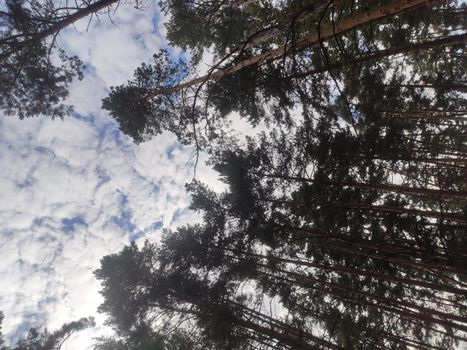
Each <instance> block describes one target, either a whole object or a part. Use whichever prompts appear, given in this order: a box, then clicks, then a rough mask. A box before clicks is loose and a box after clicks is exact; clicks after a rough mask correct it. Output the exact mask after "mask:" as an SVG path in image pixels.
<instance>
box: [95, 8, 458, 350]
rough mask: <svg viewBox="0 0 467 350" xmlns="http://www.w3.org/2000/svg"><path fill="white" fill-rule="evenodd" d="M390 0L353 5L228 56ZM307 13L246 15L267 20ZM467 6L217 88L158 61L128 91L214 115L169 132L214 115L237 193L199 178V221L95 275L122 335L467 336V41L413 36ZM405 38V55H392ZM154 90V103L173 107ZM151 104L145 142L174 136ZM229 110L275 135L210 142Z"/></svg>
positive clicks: (195, 197)
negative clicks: (435, 42)
mask: <svg viewBox="0 0 467 350" xmlns="http://www.w3.org/2000/svg"><path fill="white" fill-rule="evenodd" d="M387 3H389V1H377V2H371V3H368V4H366V3H365V4H363V3H358V4H356V3H355V2H347V1H344V2H339V3H338V4H334V7H332V6H330V7H329V8H327V10H326V12H324V13H321V15H319V14H318V13H315V14H312V15H309V17H308V18H307V19H306V20H305V21H304V22H302V23H300V24H296V26H294V27H293V29H295V31H293V30H292V28H288V29H291V31H283V32H281V33H280V34H278V35H277V36H276V37H275V38H270V39H268V40H267V41H264V42H260V43H256V44H255V45H254V47H253V48H250V49H249V50H248V51H244V52H242V53H240V54H238V52H236V55H234V56H235V57H230V58H229V60H230V61H228V62H229V63H225V64H226V66H227V67H229V64H230V67H233V65H234V64H236V63H238V62H243V63H245V62H247V61H245V59H249V58H251V57H254V55H256V54H258V53H260V52H267V51H268V50H270V49H271V48H272V46H273V45H274V44H277V45H278V44H279V42H280V40H283V39H284V37H286V40H287V42H289V43H290V45H293V37H294V35H298V36H300V35H304V32H307V31H309V30H310V29H309V28H316V26H317V25H318V24H321V25H322V27H323V28H326V26H328V27H329V26H332V22H333V21H339V18H346V17H350V16H354V15H356V14H359V13H361V12H360V11H363V10H367V9H369V10H371V9H374V8H376V7H378V6H380V5H382V4H387ZM198 5H199V7H197V6H198ZM216 5H219V4H217V3H200V4H191V3H177V4H171V3H166V6H168V11H169V12H170V11H172V10H171V9H170V6H177V9H175V10H173V11H174V12H171V13H172V15H173V16H176V15H175V14H176V13H179V12H177V11H180V13H181V12H183V13H184V14H186V13H189V12H190V11H194V12H195V13H196V11H197V10H198V9H200V8H202V6H214V13H218V12H217V11H223V10H224V7H222V5H224V4H222V5H219V6H220V7H218V8H217V9H216V7H215V6H216ZM289 5H290V6H289ZM357 5H358V6H357ZM231 6H233V5H231ZM262 6H263V7H262ZM178 7H180V8H178ZM303 7H304V5H303V4H301V3H299V2H290V3H287V4H280V5H278V6H277V7H274V6H272V5H270V4H263V3H261V4H259V5H258V6H256V5H255V6H253V7H248V6H245V7H244V8H243V7H242V8H241V10H242V11H245V14H246V15H247V17H246V18H247V19H252V18H255V16H257V18H258V23H263V22H261V21H262V20H264V19H265V18H271V19H272V18H274V20H275V21H282V20H284V18H287V17H288V16H290V12H287V11H288V10H291V11H292V13H296V11H297V9H301V8H303ZM457 10H458V11H457ZM267 11H270V12H271V17H268V16H269V15H268V14H266V13H265V12H267ZM452 11H454V13H455V15H453V16H452V17H449V16H445V15H444V13H446V12H452ZM463 12H465V7H464V5H459V4H456V2H454V1H450V2H447V3H443V4H441V5H435V6H433V7H432V8H426V7H420V8H418V9H417V10H414V11H412V12H407V13H404V14H401V15H399V16H397V17H394V18H391V19H385V20H384V21H379V22H373V23H371V24H368V25H366V26H362V27H360V28H358V29H356V30H351V31H348V32H346V33H343V34H340V35H336V36H334V37H332V38H330V39H328V40H323V41H322V42H321V43H319V45H318V44H317V45H315V46H313V47H309V48H304V49H301V50H297V51H294V52H290V55H288V56H287V57H281V60H277V59H276V60H273V59H271V60H269V61H267V62H261V64H258V65H247V64H246V63H245V68H243V69H240V70H236V71H235V72H234V73H228V72H229V71H228V69H226V70H224V71H222V70H221V72H227V73H226V74H220V75H218V76H217V78H219V79H217V78H216V79H213V81H212V82H208V83H207V84H204V85H203V84H201V85H199V86H198V85H193V86H189V87H188V85H189V84H185V85H183V87H184V88H183V89H178V88H172V89H171V88H170V86H171V85H170V84H167V85H166V84H165V83H164V82H165V81H166V79H167V78H168V77H169V76H170V74H168V75H167V76H165V77H162V76H161V77H162V78H158V79H157V80H156V81H157V82H160V81H163V83H156V87H155V89H156V90H160V91H163V92H164V93H162V94H157V93H154V90H152V92H151V84H148V83H146V81H150V80H151V78H150V77H151V76H154V73H155V72H157V71H158V70H163V69H162V68H157V69H155V70H154V71H148V76H144V75H142V77H143V78H139V79H138V78H137V79H135V80H134V81H133V82H129V83H128V85H127V86H126V87H122V89H125V88H134V87H139V86H140V85H138V84H142V85H141V86H143V87H144V88H145V89H146V88H147V90H145V91H144V92H143V93H141V95H143V94H145V93H146V94H153V93H154V94H153V95H151V96H154V97H155V98H156V99H165V98H168V96H170V97H171V98H172V100H171V101H173V106H174V109H177V110H179V111H180V110H181V109H180V108H179V107H176V108H175V106H187V105H188V106H190V107H191V110H196V108H195V107H199V109H198V110H197V111H199V110H204V112H203V113H200V114H194V115H190V110H187V109H185V110H183V113H179V114H178V115H177V117H176V118H174V119H173V120H177V122H176V123H175V124H173V125H179V124H177V123H184V125H185V126H186V125H189V123H190V122H193V123H199V124H198V127H199V130H201V127H200V126H204V125H206V129H207V130H208V131H207V132H206V135H205V136H206V140H207V141H206V140H205V141H206V142H205V143H204V144H203V145H208V146H209V148H208V149H209V151H210V156H211V158H210V164H211V165H212V166H213V167H214V169H215V170H216V171H218V173H219V175H220V177H221V179H222V181H224V182H225V184H226V185H227V186H228V189H227V190H225V191H223V192H220V193H216V192H215V191H213V190H211V189H209V187H208V186H206V185H204V184H203V183H202V182H200V181H193V182H192V183H191V184H189V185H187V189H188V191H190V193H191V195H192V206H191V208H192V209H194V210H196V211H199V212H200V213H201V214H202V222H201V223H200V224H192V225H188V226H185V227H180V228H178V229H177V230H175V231H166V232H164V234H163V237H162V240H161V242H160V244H158V245H155V244H151V243H150V242H146V243H145V245H144V246H143V247H140V248H138V247H137V246H136V245H135V244H133V245H131V246H129V247H126V248H124V249H123V250H122V251H121V252H120V253H118V254H114V255H111V256H107V257H104V259H103V260H102V262H101V263H102V266H101V268H100V269H99V270H97V271H96V276H97V278H98V279H99V280H100V281H101V282H102V286H103V290H102V294H103V296H104V300H105V301H104V303H103V305H102V306H101V308H100V311H102V312H104V313H106V314H107V315H108V317H109V323H110V324H111V325H113V326H114V327H115V329H116V330H117V331H118V333H119V335H120V336H122V337H123V338H124V339H126V338H127V337H131V336H132V335H135V337H136V338H137V339H139V338H141V336H139V335H137V334H139V333H138V330H140V329H143V330H144V332H146V333H145V334H151V332H156V334H165V333H166V331H167V329H170V330H177V331H182V332H186V331H189V332H191V333H190V334H191V335H192V339H193V341H194V343H195V344H196V345H197V346H201V345H203V346H205V347H208V348H209V347H211V348H216V349H253V348H255V349H277V350H285V349H310V350H311V349H339V350H341V349H345V350H347V349H348V350H350V349H362V350H367V349H368V350H374V349H401V350H402V349H404V350H405V349H410V348H420V349H425V350H427V349H430V350H431V349H433V350H434V349H436V350H440V349H443V350H447V349H454V348H455V347H456V344H458V342H459V341H461V340H463V339H465V338H466V333H467V318H466V312H467V290H466V284H465V280H466V278H467V272H466V271H467V255H466V253H465V251H466V249H467V246H466V245H465V244H466V242H465V239H464V236H465V234H464V232H465V230H466V227H467V218H466V216H465V213H464V211H465V205H466V201H467V194H466V187H465V178H466V176H467V167H466V164H465V158H466V152H467V150H466V148H465V145H464V144H463V141H464V135H463V134H464V133H463V129H465V123H466V120H465V102H464V101H463V99H462V91H463V90H465V85H462V84H463V83H461V84H457V85H456V84H454V82H465V80H466V77H465V70H462V69H460V68H459V67H462V66H463V65H465V57H464V56H463V55H462V51H461V50H462V48H461V45H458V44H453V45H451V46H449V45H448V46H444V44H443V45H442V46H439V47H433V46H429V47H423V48H421V49H417V51H414V49H413V46H411V45H412V44H413V43H419V42H421V41H422V40H424V37H428V36H434V37H441V36H444V35H446V33H449V32H452V31H453V30H454V31H455V30H462V20H461V17H462V16H463V15H464V14H463ZM190 13H191V12H190ZM438 14H439V16H438ZM196 16H198V17H196V18H195V19H193V21H194V22H195V23H196V21H200V17H199V16H200V15H199V13H196ZM248 16H251V17H248ZM182 18H185V17H183V16H181V17H180V18H179V19H178V20H181V19H182ZM219 18H222V17H219ZM216 20H217V19H216ZM174 23H175V22H174ZM274 23H277V22H274ZM173 25H174V26H177V25H175V24H173ZM307 26H308V27H307ZM251 28H253V27H248V26H245V31H246V32H249V30H251ZM175 29H179V28H175V27H174V28H172V30H175ZM205 29H206V28H205ZM180 30H181V31H182V32H178V35H180V36H179V37H178V39H176V40H180V42H183V41H184V40H185V41H184V42H185V44H184V45H186V46H187V47H191V48H194V47H197V46H196V45H198V44H199V46H198V47H199V48H200V49H199V50H201V48H205V47H207V46H209V45H207V44H206V42H205V41H203V40H206V41H207V42H209V43H211V44H213V45H214V46H215V47H216V50H217V51H216V54H218V55H220V53H221V52H222V48H220V47H221V46H216V45H217V44H218V43H219V42H218V41H215V40H214V39H212V38H211V35H214V34H213V33H217V32H209V33H203V34H202V35H201V34H196V35H200V39H199V42H196V40H195V36H190V33H187V32H186V28H185V29H180ZM213 30H217V29H213ZM225 42H228V40H226V41H225ZM394 47H396V48H397V53H398V56H395V55H388V54H387V52H388V51H384V50H386V49H390V50H391V49H393V48H394ZM292 51H293V50H292ZM383 53H384V54H383ZM237 54H238V56H237ZM368 55H370V56H371V57H372V59H371V60H370V59H364V58H365V57H368ZM164 62H166V61H164V60H163V59H162V63H161V65H162V67H163V66H164V65H166V64H167V63H164ZM226 62H227V61H226ZM349 62H350V63H349ZM143 67H144V66H143ZM198 83H199V81H198ZM194 87H195V88H194ZM193 88H194V89H193ZM122 91H124V90H122ZM191 92H194V93H195V95H190V93H191ZM111 97H112V96H111ZM115 99H117V96H115ZM107 101H110V100H107ZM158 101H162V102H159V103H157V104H156V106H155V107H154V108H160V107H159V105H161V106H162V108H164V107H163V106H164V102H163V100H158ZM116 102H117V101H115V103H116ZM144 103H148V106H149V107H148V108H152V106H151V105H150V104H149V102H148V101H147V100H144ZM125 113H126V116H127V117H130V116H131V114H132V113H133V112H132V111H131V109H129V110H128V111H126V112H125ZM151 113H152V111H151V112H148V115H147V116H145V117H144V118H142V120H143V122H142V123H141V125H144V127H141V128H135V130H134V131H135V132H134V133H133V134H131V135H132V136H133V137H134V138H136V139H137V138H138V136H139V135H141V134H144V135H149V136H150V134H151V133H158V132H160V129H157V130H156V129H150V128H148V127H147V126H146V124H145V123H147V121H146V120H152V119H153V117H152V116H150V115H149V114H151ZM232 113H238V114H239V115H240V116H241V117H243V118H247V119H248V121H249V122H250V123H251V124H252V125H258V124H260V123H264V124H265V125H266V126H268V127H269V130H268V131H267V132H266V131H265V132H262V133H260V134H259V135H257V136H256V137H251V138H246V140H245V141H244V142H242V143H238V144H237V143H236V142H235V139H233V138H230V139H228V138H222V137H221V138H219V139H210V135H213V134H212V133H210V130H209V126H210V125H212V124H210V123H212V122H214V121H215V122H219V124H220V125H222V122H223V120H224V119H225V118H226V117H227V116H229V115H230V114H232ZM204 123H205V124H204ZM159 125H161V128H162V129H164V128H165V129H169V130H178V132H181V131H180V130H183V129H180V128H178V126H177V127H175V128H174V129H170V128H172V127H173V125H170V128H167V127H164V126H163V125H162V124H159ZM122 130H123V129H122ZM154 130H155V132H154ZM123 131H125V130H123ZM127 133H128V132H127ZM184 135H185V136H186V138H185V139H184V140H185V141H187V140H189V136H190V135H187V134H184ZM191 136H192V135H191ZM140 140H142V139H140ZM208 141H210V142H208ZM198 145H199V144H198ZM156 320H157V321H156ZM161 325H163V326H161ZM153 337H154V339H158V338H157V337H158V336H157V335H154V336H153ZM142 338H144V337H142Z"/></svg>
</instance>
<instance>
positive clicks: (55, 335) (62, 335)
mask: <svg viewBox="0 0 467 350" xmlns="http://www.w3.org/2000/svg"><path fill="white" fill-rule="evenodd" d="M2 319H3V314H2V313H1V312H0V326H1V321H2ZM94 325H95V323H94V319H93V318H92V317H88V318H81V319H80V320H78V321H73V322H69V323H65V324H64V325H63V326H62V327H61V328H60V329H58V330H56V331H54V332H48V331H47V329H46V330H44V332H39V331H38V330H37V329H35V328H31V329H30V330H29V332H28V334H27V336H26V337H25V338H22V339H20V340H18V342H17V343H16V345H14V346H4V345H3V343H4V341H3V339H2V336H1V333H0V349H1V350H59V349H60V348H61V346H62V345H63V343H64V342H65V341H66V340H67V339H68V338H69V337H70V336H71V335H72V334H74V333H76V332H79V331H82V330H84V329H86V328H89V327H93V326H94Z"/></svg>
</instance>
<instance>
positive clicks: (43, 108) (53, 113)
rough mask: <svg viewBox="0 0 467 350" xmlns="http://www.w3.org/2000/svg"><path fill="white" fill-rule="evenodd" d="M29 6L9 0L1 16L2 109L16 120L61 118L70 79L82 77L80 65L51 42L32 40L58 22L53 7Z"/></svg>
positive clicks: (0, 91) (0, 98) (37, 4)
mask: <svg viewBox="0 0 467 350" xmlns="http://www.w3.org/2000/svg"><path fill="white" fill-rule="evenodd" d="M32 3H34V6H33V7H30V6H28V5H27V4H25V2H24V1H22V0H8V1H7V2H6V11H5V12H2V14H1V15H0V48H1V49H0V109H1V110H3V111H4V113H5V114H6V115H17V116H18V117H19V118H20V119H23V118H25V117H31V116H39V115H46V116H50V117H52V118H54V117H63V116H64V115H66V114H68V113H69V112H70V111H71V107H70V106H67V105H65V104H63V100H64V99H65V98H66V97H67V96H68V87H69V84H70V83H71V81H72V79H73V78H75V77H78V78H79V79H81V78H82V71H81V67H82V62H81V61H80V60H79V58H78V57H76V56H68V55H67V54H66V53H65V52H64V51H63V50H61V49H59V48H57V47H56V43H55V41H54V40H53V41H46V40H42V39H40V40H39V39H38V40H33V39H31V38H34V37H35V35H36V34H37V33H39V32H41V31H42V30H45V29H46V25H47V24H48V25H52V23H54V22H55V21H56V20H57V19H56V18H55V16H56V15H54V8H53V7H51V6H48V5H47V4H45V3H43V2H41V1H32ZM57 62H59V63H57Z"/></svg>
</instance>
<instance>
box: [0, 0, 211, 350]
mask: <svg viewBox="0 0 467 350" xmlns="http://www.w3.org/2000/svg"><path fill="white" fill-rule="evenodd" d="M163 21H164V19H163V18H162V17H161V15H160V14H159V13H158V11H157V9H156V8H155V7H153V6H151V5H150V4H149V3H147V4H146V8H145V9H144V10H142V11H141V10H135V9H133V7H132V6H131V5H122V6H121V7H120V8H119V10H118V12H117V13H116V14H115V15H114V16H113V22H114V23H113V24H112V23H111V21H109V20H108V18H107V17H106V16H102V18H101V21H100V22H99V21H96V20H94V21H93V22H92V23H91V27H90V29H89V31H88V32H86V31H85V26H86V24H87V23H81V24H78V25H77V28H76V30H75V29H68V30H66V31H64V32H63V33H62V34H61V37H60V40H61V45H62V46H63V47H64V48H66V50H67V52H68V53H76V54H78V55H79V56H80V58H81V59H82V60H83V61H84V62H85V64H86V76H85V79H84V80H83V81H78V82H75V83H74V84H73V86H72V88H71V96H70V103H72V104H73V105H74V106H75V111H76V113H75V114H74V115H73V116H70V117H67V118H65V119H64V120H49V119H47V118H31V119H27V120H22V121H21V120H18V119H17V118H14V117H8V118H7V117H3V116H1V118H0V193H1V196H0V257H1V262H2V263H1V264H0V310H3V312H4V314H5V320H4V325H3V328H4V333H6V335H7V337H9V338H12V339H14V338H16V337H17V336H18V335H19V334H20V333H21V332H24V331H25V330H27V329H28V328H29V327H32V326H34V327H37V328H41V327H44V326H45V325H47V327H48V328H49V329H51V330H53V329H56V328H58V327H59V326H60V325H61V324H62V323H64V322H67V321H71V320H75V319H78V318H80V317H84V316H95V317H96V320H97V322H98V327H96V328H95V329H93V330H91V331H87V332H82V333H81V334H79V335H78V336H76V337H74V338H73V339H71V340H70V341H69V342H68V343H67V344H66V346H64V347H63V349H64V350H66V349H78V350H79V349H90V344H91V343H92V337H93V336H96V335H100V334H103V333H105V332H106V331H108V330H106V329H105V328H103V327H102V326H101V325H102V321H103V316H102V315H99V314H97V311H96V307H97V306H98V305H99V304H100V302H101V298H100V295H99V294H98V290H99V284H98V283H97V281H96V280H95V279H94V278H93V275H92V271H93V270H94V269H96V268H97V267H98V266H99V260H100V258H101V257H102V256H104V255H106V254H109V253H113V252H117V251H119V250H120V249H121V248H122V247H123V245H125V244H128V243H129V242H130V241H132V240H136V241H137V242H142V241H144V239H146V238H149V239H157V237H158V236H159V235H160V234H161V231H162V229H163V228H173V227H176V226H178V225H179V224H183V223H186V222H192V221H194V220H196V215H195V214H194V213H192V212H190V211H189V210H188V209H187V207H188V205H189V198H188V197H187V195H186V193H185V191H184V184H185V182H187V181H190V180H191V178H192V176H193V169H192V163H190V158H191V157H192V155H193V149H190V148H187V147H182V146H181V145H179V144H177V143H176V140H175V138H174V136H172V135H169V134H163V135H161V136H158V137H156V138H154V139H152V140H151V141H148V142H145V143H143V144H141V145H138V146H137V145H135V144H133V143H132V141H131V140H130V139H129V138H127V137H126V136H124V135H122V134H121V133H120V132H119V131H118V127H117V125H116V124H115V122H114V121H113V120H112V119H111V118H110V117H109V116H108V114H107V113H105V112H103V111H101V110H100V105H101V102H100V101H101V99H102V98H103V97H105V96H106V94H107V92H108V87H109V86H111V85H119V84H122V83H124V82H125V81H126V80H127V79H129V78H130V77H131V76H132V74H133V70H134V69H135V68H136V67H137V66H138V65H139V64H140V63H141V62H143V61H150V58H151V56H152V54H153V53H154V52H156V51H157V50H158V48H161V47H165V48H166V47H167V42H166V41H165V39H164V26H163ZM173 52H174V53H177V52H178V51H177V50H174V51H173ZM197 178H198V179H201V180H203V181H205V182H208V183H211V184H213V185H216V174H215V173H213V172H212V171H211V170H209V168H207V167H205V166H203V165H202V164H201V165H200V166H199V168H198V169H197ZM217 185H218V184H217Z"/></svg>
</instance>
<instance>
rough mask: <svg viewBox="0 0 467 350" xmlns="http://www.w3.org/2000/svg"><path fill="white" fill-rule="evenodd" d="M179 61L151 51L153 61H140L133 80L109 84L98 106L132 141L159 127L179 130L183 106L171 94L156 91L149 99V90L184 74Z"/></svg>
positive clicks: (136, 140) (156, 88)
mask: <svg viewBox="0 0 467 350" xmlns="http://www.w3.org/2000/svg"><path fill="white" fill-rule="evenodd" d="M186 70H187V67H186V65H185V64H184V63H183V61H181V60H179V61H178V62H174V61H171V60H170V58H169V53H168V52H167V51H161V52H160V53H159V54H155V55H154V65H147V64H142V65H141V67H139V68H138V69H136V71H135V74H134V77H135V80H134V81H130V82H128V84H127V85H121V86H117V87H112V88H111V92H110V95H109V97H107V98H105V99H104V100H103V101H102V108H104V109H106V110H108V111H110V114H111V115H112V116H113V117H114V118H115V119H116V120H117V121H118V123H119V125H120V130H121V131H122V132H123V133H125V134H127V135H129V136H131V137H132V138H133V140H134V141H135V142H142V141H144V140H145V138H146V137H148V136H151V135H156V134H159V133H161V132H162V131H163V130H171V131H175V132H176V133H177V134H179V135H182V134H183V125H184V124H183V121H180V117H179V114H180V113H183V110H184V109H183V107H178V106H176V105H175V103H176V102H174V101H173V99H174V97H172V96H165V95H159V96H157V97H156V98H153V99H150V98H149V97H148V94H149V93H150V92H151V91H155V90H157V91H159V90H164V89H166V88H169V87H171V86H172V85H174V84H176V83H177V82H178V81H180V80H182V79H183V78H184V77H185V76H186V74H187V71H186Z"/></svg>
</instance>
